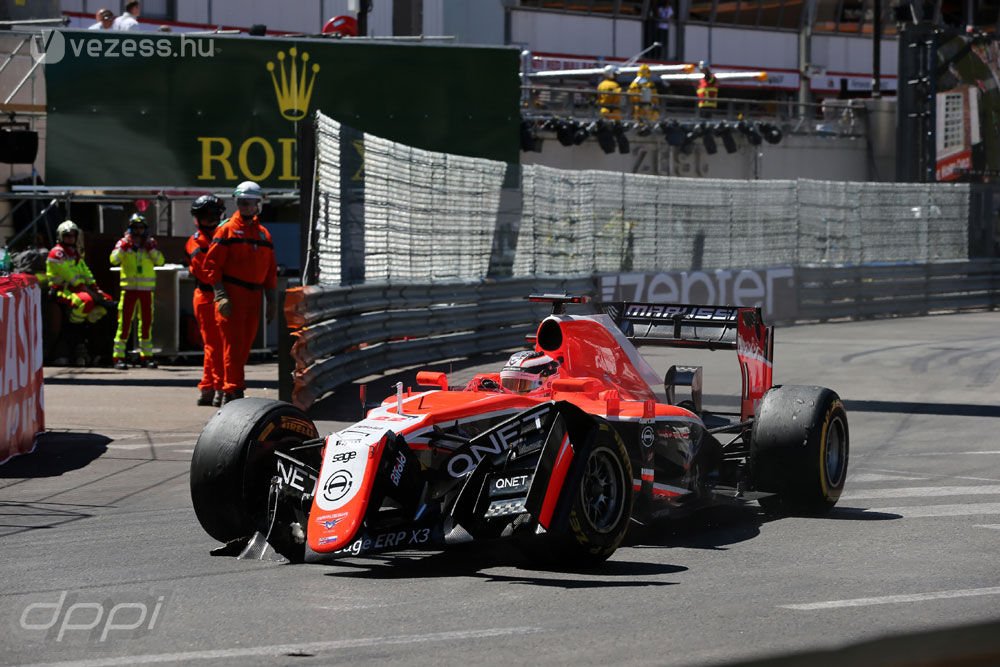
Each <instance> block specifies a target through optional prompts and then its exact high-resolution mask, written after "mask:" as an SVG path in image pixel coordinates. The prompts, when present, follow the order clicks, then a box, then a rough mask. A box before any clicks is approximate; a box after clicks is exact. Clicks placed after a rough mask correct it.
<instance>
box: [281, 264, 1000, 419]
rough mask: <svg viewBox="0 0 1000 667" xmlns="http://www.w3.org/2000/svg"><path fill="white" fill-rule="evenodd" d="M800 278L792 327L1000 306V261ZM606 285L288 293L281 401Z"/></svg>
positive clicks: (488, 336)
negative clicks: (551, 297) (287, 371)
mask: <svg viewBox="0 0 1000 667" xmlns="http://www.w3.org/2000/svg"><path fill="white" fill-rule="evenodd" d="M734 273H735V271H734ZM792 280H793V281H794V284H795V293H796V294H797V297H796V303H795V304H794V305H793V306H792V307H791V308H786V309H785V310H784V314H783V315H782V316H781V321H782V322H785V323H794V322H810V321H812V322H814V321H826V320H833V319H865V318H876V317H899V316H913V315H925V314H928V313H932V312H945V311H962V310H971V309H975V310H981V309H996V308H997V307H1000V259H980V260H971V261H957V262H933V263H927V264H900V265H895V266H853V267H809V266H804V267H796V268H794V276H793V278H792ZM600 284H601V276H600V275H586V276H579V277H566V278H559V279H538V278H523V279H510V280H501V281H494V282H464V283H451V284H425V285H402V284H391V285H390V284H379V285H373V284H369V285H360V286H355V287H320V286H309V287H304V288H299V289H296V290H290V291H289V292H288V297H287V300H286V302H285V317H286V319H287V321H288V322H289V326H290V327H291V330H292V335H293V336H294V338H295V342H294V344H293V345H292V353H291V354H292V357H293V358H294V360H295V371H294V374H293V375H294V388H290V393H289V391H288V390H283V391H284V392H285V393H283V395H282V398H283V399H285V400H292V401H293V402H294V403H295V404H296V405H298V406H299V407H301V408H303V409H305V408H308V407H309V406H311V405H312V404H313V403H315V402H316V401H317V400H319V399H320V398H322V397H323V396H324V395H326V394H327V393H329V392H331V391H333V390H334V389H336V388H337V387H339V386H341V385H343V384H346V383H349V382H352V381H355V380H358V379H360V378H362V377H365V376H367V375H374V374H378V373H382V372H384V371H386V370H389V369H403V368H407V367H411V366H415V365H418V364H421V363H428V362H432V361H435V362H436V361H441V360H446V359H451V358H457V357H462V356H468V355H472V354H482V353H486V352H499V351H502V350H506V349H511V348H513V347H516V346H518V345H523V344H524V342H525V336H526V335H529V334H531V333H533V332H534V331H535V329H536V327H537V326H538V323H539V322H540V321H541V320H542V319H543V318H544V317H545V316H546V314H547V313H548V305H547V304H534V303H529V302H526V301H525V300H524V297H525V296H527V295H528V294H532V293H536V292H550V293H552V292H556V293H570V294H589V295H591V296H594V297H599V296H600V294H601V289H600ZM720 305H730V304H720ZM736 305H760V304H759V303H741V304H736ZM286 386H287V385H286Z"/></svg>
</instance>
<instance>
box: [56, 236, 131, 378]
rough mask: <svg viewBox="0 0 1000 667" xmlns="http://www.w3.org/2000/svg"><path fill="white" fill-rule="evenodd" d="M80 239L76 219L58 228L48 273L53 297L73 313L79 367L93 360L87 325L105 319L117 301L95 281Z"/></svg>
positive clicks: (72, 341) (71, 327)
mask: <svg viewBox="0 0 1000 667" xmlns="http://www.w3.org/2000/svg"><path fill="white" fill-rule="evenodd" d="M79 238H80V228H79V227H77V226H76V224H75V223H74V222H73V221H72V220H66V221H65V222H63V223H62V224H60V225H59V227H58V228H56V245H55V247H53V248H52V250H50V251H49V256H48V259H47V260H46V262H45V273H46V276H47V278H48V281H49V289H50V291H51V292H52V295H53V297H54V298H55V299H56V301H57V302H59V303H61V304H63V305H64V306H66V307H67V309H68V310H69V326H68V327H67V332H66V333H67V335H68V337H69V339H70V340H69V342H70V345H71V351H72V353H73V355H74V361H75V363H76V365H77V366H86V365H87V364H88V363H90V359H89V354H88V351H87V349H88V346H87V337H86V329H85V326H86V325H88V324H93V323H94V322H96V321H98V320H99V319H101V318H102V317H104V316H105V315H106V314H107V312H108V311H107V309H108V308H109V307H110V306H111V305H112V304H113V303H114V301H113V300H112V299H111V295H110V294H107V293H106V292H103V291H101V289H100V288H99V287H98V286H97V283H96V282H95V281H94V275H93V274H92V273H91V272H90V267H88V266H87V263H86V262H85V261H84V260H83V253H82V248H80V247H79V246H78V245H77V244H78V240H79Z"/></svg>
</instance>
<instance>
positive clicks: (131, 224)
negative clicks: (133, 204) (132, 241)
mask: <svg viewBox="0 0 1000 667" xmlns="http://www.w3.org/2000/svg"><path fill="white" fill-rule="evenodd" d="M139 225H142V227H143V230H142V234H139V233H138V232H136V227H138V226H139ZM148 231H149V225H148V224H147V223H146V216H144V215H142V214H141V213H133V214H132V217H131V218H129V219H128V233H129V234H134V235H136V236H145V235H146V233H147V232H148Z"/></svg>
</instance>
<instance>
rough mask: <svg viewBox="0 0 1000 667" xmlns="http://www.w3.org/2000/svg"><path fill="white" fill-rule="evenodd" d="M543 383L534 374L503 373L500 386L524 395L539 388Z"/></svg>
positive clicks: (519, 372)
mask: <svg viewBox="0 0 1000 667" xmlns="http://www.w3.org/2000/svg"><path fill="white" fill-rule="evenodd" d="M540 384H541V383H540V382H539V378H538V376H537V375H535V374H534V373H524V372H521V371H503V372H502V373H500V386H502V387H503V388H504V389H507V390H508V391H512V392H514V393H516V394H524V393H527V392H529V391H531V390H532V389H535V388H536V387H538V386H539V385H540Z"/></svg>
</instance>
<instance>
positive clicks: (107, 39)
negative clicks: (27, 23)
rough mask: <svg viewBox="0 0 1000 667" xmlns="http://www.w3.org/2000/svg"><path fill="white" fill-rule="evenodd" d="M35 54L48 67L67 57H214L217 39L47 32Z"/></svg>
mask: <svg viewBox="0 0 1000 667" xmlns="http://www.w3.org/2000/svg"><path fill="white" fill-rule="evenodd" d="M32 51H33V53H34V56H35V59H36V60H39V61H41V62H43V63H44V64H46V65H55V64H56V63H58V62H61V61H62V60H63V59H64V58H109V59H117V58H212V57H214V56H215V40H214V39H200V38H194V37H188V36H186V35H181V36H180V37H168V36H159V37H153V36H148V37H146V36H143V37H133V36H131V35H129V36H117V35H100V36H98V35H94V36H91V35H86V36H73V37H67V36H66V35H65V34H63V31H61V30H43V31H42V34H41V35H40V36H39V37H37V38H36V39H35V40H34V41H32Z"/></svg>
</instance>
